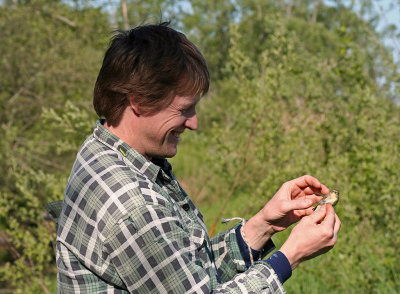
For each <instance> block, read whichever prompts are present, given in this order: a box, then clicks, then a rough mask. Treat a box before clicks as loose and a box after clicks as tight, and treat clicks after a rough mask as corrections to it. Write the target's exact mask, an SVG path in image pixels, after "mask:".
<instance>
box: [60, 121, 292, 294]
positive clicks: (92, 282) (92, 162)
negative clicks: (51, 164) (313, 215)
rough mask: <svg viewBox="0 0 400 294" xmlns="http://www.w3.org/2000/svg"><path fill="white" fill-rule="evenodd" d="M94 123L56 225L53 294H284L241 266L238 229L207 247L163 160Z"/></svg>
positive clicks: (261, 269)
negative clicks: (55, 286)
mask: <svg viewBox="0 0 400 294" xmlns="http://www.w3.org/2000/svg"><path fill="white" fill-rule="evenodd" d="M102 123H103V122H102V121H101V120H99V121H98V122H97V124H96V126H95V129H94V132H93V134H92V135H91V136H90V137H89V138H88V139H87V140H86V141H85V142H84V143H83V145H82V147H81V149H80V151H79V153H78V155H77V158H76V161H75V163H74V166H73V168H72V172H71V175H70V177H69V180H68V184H67V187H66V189H65V199H64V201H63V203H62V209H61V211H60V215H59V217H58V218H57V267H58V292H59V293H186V292H190V293H211V292H213V293H284V292H285V291H284V289H283V287H282V285H281V283H280V281H279V279H278V277H277V275H276V274H275V272H274V271H273V269H272V268H271V266H269V265H268V264H267V263H266V262H264V261H256V262H255V264H254V265H251V266H250V267H248V266H246V264H245V260H244V258H243V256H242V254H241V252H240V249H239V244H238V241H237V238H236V232H235V230H236V228H237V225H236V226H234V227H233V228H231V229H228V230H226V231H224V232H221V233H219V234H218V235H217V236H215V237H214V238H212V239H211V240H210V239H209V237H208V232H207V228H206V226H205V224H204V222H203V218H202V215H201V213H200V212H199V210H198V209H197V208H196V206H195V205H194V204H193V202H192V201H191V200H190V198H189V197H188V196H187V194H186V193H185V191H184V190H183V189H182V188H181V187H180V186H179V183H178V182H177V180H176V179H175V178H174V176H173V174H172V171H171V166H170V164H169V163H168V162H167V161H166V160H165V159H159V160H153V161H149V160H147V159H145V158H144V157H143V156H142V155H140V154H139V153H137V152H136V151H135V150H134V149H133V148H131V147H130V146H128V145H127V144H126V143H125V142H123V141H122V140H120V139H119V138H117V137H116V136H115V135H113V134H112V133H111V132H109V131H108V130H107V129H106V128H105V127H104V126H103V125H102Z"/></svg>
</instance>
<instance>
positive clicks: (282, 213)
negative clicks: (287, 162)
mask: <svg viewBox="0 0 400 294" xmlns="http://www.w3.org/2000/svg"><path fill="white" fill-rule="evenodd" d="M316 192H318V193H322V194H327V193H329V189H328V188H327V187H325V186H324V185H322V184H321V183H320V182H319V181H318V180H317V179H316V178H314V177H312V176H309V175H305V176H302V177H300V178H297V179H294V180H292V181H289V182H286V183H284V184H283V185H282V187H281V188H280V189H279V190H278V192H276V194H275V196H274V197H273V198H272V199H271V200H270V201H269V202H268V203H267V204H266V205H265V206H264V208H263V209H262V210H261V214H262V217H263V219H264V220H265V221H267V222H268V223H269V224H270V225H271V226H272V227H273V229H274V232H280V231H283V230H284V229H286V228H287V227H289V226H290V225H292V224H294V223H296V222H298V221H299V220H300V219H301V218H302V217H303V216H306V215H310V214H312V213H313V210H312V207H311V206H312V205H313V204H314V203H317V202H318V201H320V200H321V199H322V197H321V196H317V195H316V194H314V193H316Z"/></svg>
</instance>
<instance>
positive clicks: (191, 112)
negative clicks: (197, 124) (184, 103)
mask: <svg viewBox="0 0 400 294" xmlns="http://www.w3.org/2000/svg"><path fill="white" fill-rule="evenodd" d="M181 114H182V115H184V116H188V117H189V116H193V115H195V114H196V107H195V106H190V107H187V108H183V109H181Z"/></svg>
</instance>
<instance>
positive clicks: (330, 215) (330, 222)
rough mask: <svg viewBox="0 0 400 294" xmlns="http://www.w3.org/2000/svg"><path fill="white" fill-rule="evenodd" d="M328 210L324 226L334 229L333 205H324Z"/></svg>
mask: <svg viewBox="0 0 400 294" xmlns="http://www.w3.org/2000/svg"><path fill="white" fill-rule="evenodd" d="M324 206H325V208H326V215H325V219H324V225H326V226H329V227H330V228H332V229H333V228H334V226H335V220H336V218H335V215H336V214H335V210H334V209H333V206H332V204H330V203H328V204H325V205H323V206H322V207H324Z"/></svg>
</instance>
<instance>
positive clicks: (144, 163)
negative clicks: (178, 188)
mask: <svg viewBox="0 0 400 294" xmlns="http://www.w3.org/2000/svg"><path fill="white" fill-rule="evenodd" d="M104 122H105V120H104V119H99V120H97V122H96V125H95V127H94V131H93V136H94V137H95V138H96V139H97V140H99V141H100V142H102V143H103V144H105V145H107V146H108V147H109V148H111V149H113V150H115V151H117V152H118V153H120V154H122V156H124V157H125V158H126V159H127V160H128V161H129V162H131V163H132V164H133V165H134V166H135V167H136V168H137V169H138V170H139V171H140V172H141V173H142V174H144V175H145V176H146V177H148V178H149V179H150V180H152V181H154V182H155V181H156V179H157V176H158V174H159V172H160V170H162V171H163V172H164V173H165V174H167V175H168V176H169V177H171V176H172V173H171V170H172V168H171V165H170V163H169V162H168V161H167V160H166V159H165V158H155V159H153V160H148V159H147V158H145V157H144V156H143V155H142V154H140V153H139V152H137V151H136V150H135V149H134V148H132V147H131V146H129V145H128V144H126V143H125V142H124V141H122V140H121V139H120V138H118V137H117V136H116V135H114V134H113V133H112V132H110V131H109V130H108V129H107V128H106V127H104Z"/></svg>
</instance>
